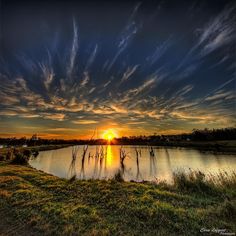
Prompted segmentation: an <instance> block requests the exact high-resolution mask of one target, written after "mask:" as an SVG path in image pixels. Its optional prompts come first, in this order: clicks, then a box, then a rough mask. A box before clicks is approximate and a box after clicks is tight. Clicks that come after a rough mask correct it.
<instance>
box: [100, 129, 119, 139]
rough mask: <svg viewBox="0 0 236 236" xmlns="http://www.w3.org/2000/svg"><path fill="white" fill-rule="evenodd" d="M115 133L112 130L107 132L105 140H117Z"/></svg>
mask: <svg viewBox="0 0 236 236" xmlns="http://www.w3.org/2000/svg"><path fill="white" fill-rule="evenodd" d="M115 136H116V135H115V133H114V132H113V131H112V130H107V131H105V132H104V134H103V138H104V139H106V140H107V141H111V140H112V139H113V138H115Z"/></svg>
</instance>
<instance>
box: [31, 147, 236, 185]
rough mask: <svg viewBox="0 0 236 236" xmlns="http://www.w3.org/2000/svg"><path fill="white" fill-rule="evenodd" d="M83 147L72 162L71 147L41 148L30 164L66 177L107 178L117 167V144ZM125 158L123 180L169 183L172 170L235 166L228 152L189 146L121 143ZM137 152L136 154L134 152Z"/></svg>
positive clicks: (213, 168)
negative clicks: (137, 145) (130, 144)
mask: <svg viewBox="0 0 236 236" xmlns="http://www.w3.org/2000/svg"><path fill="white" fill-rule="evenodd" d="M83 148H84V147H83V146H79V147H78V153H77V155H76V159H75V161H74V163H73V169H71V168H72V166H71V163H72V160H73V158H72V150H73V147H68V148H63V149H58V150H51V151H43V152H40V153H39V155H38V157H37V158H35V159H33V160H31V161H30V164H31V165H32V166H33V167H35V168H37V169H40V170H43V171H45V172H47V173H51V174H53V175H56V176H59V177H63V178H70V177H72V176H73V175H76V176H77V178H81V179H91V178H94V179H104V178H105V179H108V178H112V177H114V175H115V174H116V173H117V171H118V170H119V169H121V168H122V166H121V163H120V157H119V155H120V146H110V145H108V146H100V147H98V146H97V147H96V146H89V147H88V150H87V152H86V155H85V156H83ZM123 148H124V150H125V153H126V154H127V157H126V158H125V159H124V162H123V165H124V166H123V172H124V178H125V180H136V181H142V180H150V181H152V180H156V179H157V180H166V181H167V182H171V180H172V174H173V171H181V170H185V171H188V170H189V168H190V169H192V170H201V171H203V172H205V173H208V172H212V173H216V172H218V171H219V170H227V171H232V170H235V169H236V160H235V158H234V157H232V156H229V155H219V156H218V155H214V154H210V153H201V152H199V151H197V150H193V149H183V148H181V149H179V148H160V147H159V148H154V149H153V154H152V150H151V149H150V147H145V146H140V147H136V148H135V147H134V146H125V147H123ZM137 153H138V154H137Z"/></svg>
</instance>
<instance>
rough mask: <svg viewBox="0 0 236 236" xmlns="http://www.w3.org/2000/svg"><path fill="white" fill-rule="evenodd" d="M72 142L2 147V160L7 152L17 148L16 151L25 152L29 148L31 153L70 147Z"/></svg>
mask: <svg viewBox="0 0 236 236" xmlns="http://www.w3.org/2000/svg"><path fill="white" fill-rule="evenodd" d="M69 146H71V145H70V144H57V145H40V146H30V147H15V148H9V147H7V148H1V149H0V161H1V160H4V159H6V156H7V153H8V152H9V151H12V150H13V149H15V150H16V151H19V152H23V151H24V150H28V151H30V152H31V153H35V152H36V153H37V152H40V151H47V150H54V149H60V148H64V147H69Z"/></svg>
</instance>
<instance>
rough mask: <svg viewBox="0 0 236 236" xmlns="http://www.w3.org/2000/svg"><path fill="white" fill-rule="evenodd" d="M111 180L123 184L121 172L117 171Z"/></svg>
mask: <svg viewBox="0 0 236 236" xmlns="http://www.w3.org/2000/svg"><path fill="white" fill-rule="evenodd" d="M113 180H115V181H117V182H124V178H123V174H122V172H121V170H118V171H117V173H116V174H115V175H114V177H113Z"/></svg>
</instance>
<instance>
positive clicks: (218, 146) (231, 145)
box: [0, 140, 236, 158]
mask: <svg viewBox="0 0 236 236" xmlns="http://www.w3.org/2000/svg"><path fill="white" fill-rule="evenodd" d="M76 145H77V144H56V145H40V146H29V147H6V148H1V149H0V158H1V156H2V155H4V154H5V153H6V152H7V151H8V150H10V149H13V148H15V149H19V150H30V151H32V152H35V151H38V152H39V151H47V150H56V149H60V148H65V147H70V146H76ZM78 145H79V144H78ZM88 145H89V146H94V145H112V146H113V145H117V146H144V147H145V146H152V147H154V148H155V149H156V148H158V147H161V148H187V149H196V150H198V151H200V152H204V153H205V152H209V153H213V154H216V155H220V154H221V155H224V154H225V155H236V140H222V141H207V142H193V141H188V142H169V143H152V144H151V143H150V144H115V143H110V144H88ZM82 146H83V145H82Z"/></svg>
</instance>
